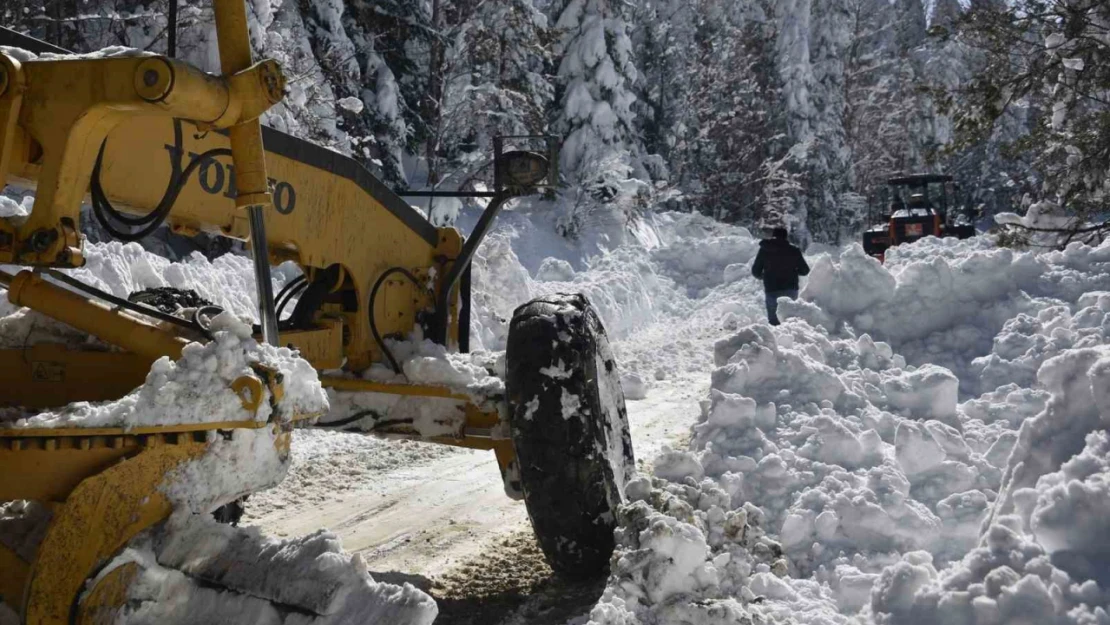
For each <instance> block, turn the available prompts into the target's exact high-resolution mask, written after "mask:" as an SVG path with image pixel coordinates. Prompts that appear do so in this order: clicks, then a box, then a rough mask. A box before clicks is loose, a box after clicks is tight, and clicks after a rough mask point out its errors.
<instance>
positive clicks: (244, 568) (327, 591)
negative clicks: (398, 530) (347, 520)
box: [105, 516, 438, 625]
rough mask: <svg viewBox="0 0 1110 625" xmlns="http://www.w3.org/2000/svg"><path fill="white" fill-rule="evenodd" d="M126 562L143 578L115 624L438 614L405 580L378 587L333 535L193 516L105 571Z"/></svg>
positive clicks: (412, 622) (275, 624) (426, 622)
mask: <svg viewBox="0 0 1110 625" xmlns="http://www.w3.org/2000/svg"><path fill="white" fill-rule="evenodd" d="M259 554H261V556H262V557H259ZM128 563H135V564H138V565H139V566H140V567H141V573H140V575H139V576H138V578H137V579H136V581H135V582H133V583H132V585H131V586H130V587H129V588H128V593H127V604H126V606H125V608H124V609H123V610H121V612H120V613H119V614H118V615H117V617H116V620H115V621H114V622H115V623H120V624H139V623H155V622H169V623H183V624H184V623H196V624H198V625H199V624H202V623H224V622H234V623H237V624H243V625H302V624H303V625H309V624H312V625H325V624H330V623H335V624H339V623H352V622H366V623H391V624H392V623H396V624H397V625H430V624H431V623H432V621H434V620H435V617H436V614H437V612H438V609H437V608H436V605H435V602H434V601H433V600H432V598H431V597H429V596H428V595H426V594H424V593H423V592H421V591H419V590H417V589H416V588H414V587H413V586H412V585H410V584H408V583H406V584H404V585H403V586H396V585H393V584H385V583H380V582H376V581H375V580H374V579H373V577H371V575H370V574H369V573H368V572H367V570H366V565H365V564H364V563H363V562H362V559H361V558H360V557H359V556H357V555H355V556H352V555H350V554H346V553H343V552H342V550H341V549H340V547H339V541H338V539H337V538H336V537H335V536H334V535H333V534H331V533H329V532H327V531H319V532H316V533H314V534H310V535H308V536H303V537H301V538H296V539H291V540H274V539H271V538H267V537H266V536H264V535H262V534H261V533H260V532H259V531H258V530H257V529H256V528H248V529H238V528H232V527H229V526H226V525H221V524H218V523H216V522H215V521H212V520H211V519H207V518H203V517H199V516H192V517H189V518H187V519H174V520H173V521H172V522H171V523H170V524H169V525H168V526H167V527H166V528H165V529H164V530H163V531H160V532H156V533H154V535H153V536H151V537H149V538H148V540H147V541H139V542H138V543H136V544H135V545H134V546H132V547H129V548H128V549H126V550H125V551H124V552H123V553H122V554H121V555H120V556H119V557H117V558H116V559H115V560H114V561H113V562H112V563H110V564H109V565H108V567H107V568H106V569H105V570H106V571H111V570H112V569H114V568H116V567H118V566H121V565H124V564H128ZM213 584H219V585H220V586H221V587H224V588H230V589H232V590H237V589H238V590H244V591H245V590H250V594H245V593H244V594H240V593H238V592H228V591H224V590H219V589H217V588H214V587H213V586H212V585H213ZM272 602H273V603H272ZM275 603H276V604H278V605H275ZM289 608H295V609H294V610H291V609H289ZM308 610H311V613H309V612H306V611H308ZM313 613H314V614H313Z"/></svg>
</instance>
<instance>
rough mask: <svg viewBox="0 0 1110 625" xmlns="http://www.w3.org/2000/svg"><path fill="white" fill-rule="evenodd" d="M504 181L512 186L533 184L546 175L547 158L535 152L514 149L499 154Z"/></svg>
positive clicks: (540, 180)
mask: <svg viewBox="0 0 1110 625" xmlns="http://www.w3.org/2000/svg"><path fill="white" fill-rule="evenodd" d="M500 168H501V171H502V172H503V175H504V177H505V183H506V184H508V185H509V186H514V187H531V186H535V185H537V184H539V183H541V182H543V179H544V178H546V177H547V171H548V167H547V159H546V158H544V157H543V156H542V155H540V154H537V153H535V152H526V151H524V150H514V151H512V152H506V153H504V154H502V155H501V163H500Z"/></svg>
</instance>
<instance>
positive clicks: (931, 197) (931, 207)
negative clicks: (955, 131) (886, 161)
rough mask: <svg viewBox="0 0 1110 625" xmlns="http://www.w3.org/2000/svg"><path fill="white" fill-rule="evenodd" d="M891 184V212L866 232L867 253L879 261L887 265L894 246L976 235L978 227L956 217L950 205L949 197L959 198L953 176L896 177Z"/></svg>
mask: <svg viewBox="0 0 1110 625" xmlns="http://www.w3.org/2000/svg"><path fill="white" fill-rule="evenodd" d="M887 184H888V185H890V205H889V206H890V208H889V211H888V212H886V213H885V214H883V215H882V220H881V221H882V223H879V224H876V225H874V226H871V227H870V228H868V229H867V230H865V231H864V233H863V251H865V252H867V253H868V254H869V255H871V256H874V257H875V258H878V259H879V262H883V260H884V258H885V256H886V251H887V250H888V249H889V248H891V247H892V246H895V245H899V244H902V243H912V242H914V241H916V240H918V239H921V238H924V237H928V236H934V237H957V238H960V239H967V238H969V237H972V236H975V226H974V225H972V224H971V223H970V222H969V221H968V220H967V218H966V216H965V215H963V214H960V215H958V216H957V215H954V213H956V212H957V211H956V210H954V207H952V206H951V205H950V204H949V197H954V196H955V193H954V191H955V188H954V187H955V185H954V184H953V183H952V176H947V175H944V174H913V175H909V176H895V177H893V178H891V179H890V180H888V181H887ZM949 187H953V188H952V189H949ZM950 191H951V192H950Z"/></svg>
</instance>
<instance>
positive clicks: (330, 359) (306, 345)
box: [259, 319, 343, 369]
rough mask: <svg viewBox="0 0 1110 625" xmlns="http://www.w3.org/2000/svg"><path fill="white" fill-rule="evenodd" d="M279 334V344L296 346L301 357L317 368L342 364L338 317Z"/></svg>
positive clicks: (329, 367) (340, 327)
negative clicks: (310, 327) (303, 328)
mask: <svg viewBox="0 0 1110 625" xmlns="http://www.w3.org/2000/svg"><path fill="white" fill-rule="evenodd" d="M279 336H280V341H279V342H280V344H282V345H292V346H293V347H295V348H297V350H298V351H300V353H301V358H304V359H305V360H307V361H308V362H310V363H312V366H313V367H316V368H317V369H338V368H340V367H341V366H343V322H342V321H340V320H338V319H325V320H323V321H322V322H321V323H320V327H317V328H313V329H311V330H286V331H285V332H282V333H281V334H280V335H279ZM259 338H261V337H259Z"/></svg>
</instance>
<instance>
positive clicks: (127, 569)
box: [76, 562, 140, 625]
mask: <svg viewBox="0 0 1110 625" xmlns="http://www.w3.org/2000/svg"><path fill="white" fill-rule="evenodd" d="M139 572H140V569H139V565H138V564H135V563H134V562H128V563H127V564H124V565H121V566H118V567H116V568H114V569H112V570H111V571H110V572H109V573H108V574H107V575H105V576H104V577H103V578H101V580H100V581H99V582H97V584H96V586H95V587H93V588H92V589H91V590H89V591H88V592H87V593H85V594H84V595H83V596H82V597H81V604H80V605H79V606H78V612H77V620H76V622H77V624H78V625H114V623H115V622H116V617H117V616H119V611H120V608H123V607H124V606H125V605H127V594H128V590H129V589H130V588H131V584H132V583H134V581H135V578H136V577H138V576H139Z"/></svg>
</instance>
